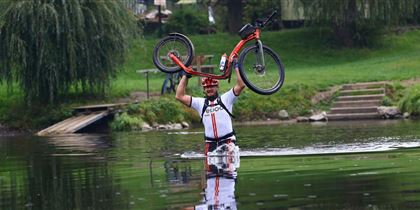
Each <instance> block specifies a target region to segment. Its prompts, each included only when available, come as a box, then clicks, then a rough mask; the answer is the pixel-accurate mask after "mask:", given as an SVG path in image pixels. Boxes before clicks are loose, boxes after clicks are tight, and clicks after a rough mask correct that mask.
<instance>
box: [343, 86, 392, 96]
mask: <svg viewBox="0 0 420 210" xmlns="http://www.w3.org/2000/svg"><path fill="white" fill-rule="evenodd" d="M373 94H385V88H372V89H355V90H341V91H340V95H341V96H356V95H373Z"/></svg>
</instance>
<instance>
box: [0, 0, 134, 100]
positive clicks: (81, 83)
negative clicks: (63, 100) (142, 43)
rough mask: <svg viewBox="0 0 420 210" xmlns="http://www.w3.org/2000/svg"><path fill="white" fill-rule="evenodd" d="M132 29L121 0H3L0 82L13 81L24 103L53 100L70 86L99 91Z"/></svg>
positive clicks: (120, 56) (121, 54)
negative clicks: (20, 92) (19, 90)
mask: <svg viewBox="0 0 420 210" xmlns="http://www.w3.org/2000/svg"><path fill="white" fill-rule="evenodd" d="M136 30H137V27H136V24H135V21H134V17H133V16H132V15H130V14H129V13H128V10H127V9H126V8H125V7H124V5H122V4H121V2H120V1H113V0H101V1H87V0H65V1H63V0H14V1H5V0H3V1H1V3H0V82H4V81H6V83H7V84H8V86H9V87H11V86H12V85H13V84H14V83H15V82H16V83H17V84H18V86H19V87H20V88H21V89H22V91H23V92H24V95H25V98H26V100H27V101H28V103H30V102H33V101H41V102H47V101H48V102H49V103H53V102H56V101H58V100H59V99H60V96H63V95H64V94H65V93H67V92H68V91H69V90H70V88H71V87H74V88H76V90H82V91H86V92H90V93H94V92H95V93H103V92H104V91H105V88H106V87H108V85H109V83H110V80H111V78H113V77H114V76H115V75H116V73H117V65H118V64H120V63H122V62H123V58H124V54H125V51H126V49H127V44H128V40H129V38H130V37H132V35H135V34H136Z"/></svg>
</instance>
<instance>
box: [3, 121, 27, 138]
mask: <svg viewBox="0 0 420 210" xmlns="http://www.w3.org/2000/svg"><path fill="white" fill-rule="evenodd" d="M30 134H31V132H29V131H24V130H19V129H16V128H10V127H7V126H6V125H4V124H0V136H18V135H30Z"/></svg>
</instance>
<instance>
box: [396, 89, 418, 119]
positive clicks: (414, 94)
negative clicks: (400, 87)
mask: <svg viewBox="0 0 420 210" xmlns="http://www.w3.org/2000/svg"><path fill="white" fill-rule="evenodd" d="M399 108H400V110H401V111H402V112H408V113H410V114H411V115H416V116H418V115H420V85H415V86H413V87H410V88H408V89H407V90H406V92H405V95H404V97H403V98H402V99H401V100H400V102H399Z"/></svg>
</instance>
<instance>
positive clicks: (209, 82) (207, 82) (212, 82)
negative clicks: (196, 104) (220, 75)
mask: <svg viewBox="0 0 420 210" xmlns="http://www.w3.org/2000/svg"><path fill="white" fill-rule="evenodd" d="M201 86H203V88H204V87H210V86H219V80H217V79H212V78H210V77H203V78H201Z"/></svg>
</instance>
